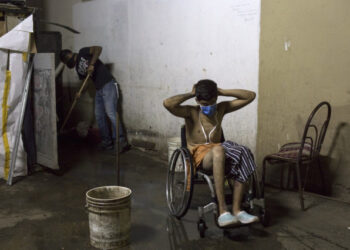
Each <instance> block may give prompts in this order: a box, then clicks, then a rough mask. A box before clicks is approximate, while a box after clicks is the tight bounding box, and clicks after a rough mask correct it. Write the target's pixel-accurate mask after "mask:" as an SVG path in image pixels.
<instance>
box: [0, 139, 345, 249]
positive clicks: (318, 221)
mask: <svg viewBox="0 0 350 250" xmlns="http://www.w3.org/2000/svg"><path fill="white" fill-rule="evenodd" d="M61 148H63V150H61V151H60V155H61V156H60V157H61V159H62V161H63V164H62V166H63V167H64V168H65V173H64V174H63V175H62V176H57V175H54V174H52V173H49V172H46V171H41V172H38V173H35V174H34V175H32V176H28V177H26V178H24V179H22V180H20V181H18V182H17V183H16V184H15V185H14V186H12V187H8V186H7V185H6V184H5V182H4V181H0V201H1V202H0V249H11V250H12V249H26V250H31V249H43V250H47V249H50V250H51V249H72V250H77V249H94V248H93V247H91V246H90V243H89V225H88V217H87V213H86V211H85V209H84V205H85V192H86V191H87V190H88V189H90V188H93V187H96V186H104V185H114V184H116V171H115V157H114V156H112V155H109V154H106V153H102V152H97V151H96V150H94V149H93V148H91V147H88V146H87V145H86V143H85V144H84V143H82V142H78V141H76V142H74V143H72V142H70V143H68V144H67V143H66V144H65V145H64V147H61ZM120 165H121V168H122V172H121V174H122V176H121V177H122V178H121V179H122V184H123V185H125V186H127V187H129V188H131V189H132V191H133V194H132V212H131V214H132V230H131V245H130V246H129V247H127V248H125V249H142V250H144V249H191V250H193V249H269V250H271V249H293V250H295V249H327V250H328V249H350V206H349V205H347V204H344V203H339V202H335V201H330V200H327V199H322V198H316V197H313V196H310V195H306V205H307V206H308V207H309V209H308V210H307V211H306V212H301V211H300V210H299V201H298V196H297V194H296V193H294V192H287V191H279V190H275V189H268V190H267V203H268V209H269V210H270V212H271V215H272V216H271V217H272V221H271V223H272V224H271V226H270V227H268V228H263V227H262V226H261V225H259V224H256V225H253V226H250V227H243V228H238V229H234V230H232V231H231V232H230V236H228V237H226V236H223V233H222V231H221V230H219V229H218V228H216V227H215V226H214V224H213V218H212V216H208V218H207V222H208V226H209V229H208V231H207V236H206V238H204V239H201V238H200V237H199V235H198V232H197V228H196V221H197V211H196V205H198V204H199V203H200V202H199V201H200V200H201V199H200V198H201V196H202V195H203V188H205V186H203V188H202V187H200V188H197V189H196V192H195V193H194V198H193V204H192V207H191V209H190V210H189V212H188V214H187V215H186V216H185V217H184V218H183V219H182V220H181V221H178V220H175V219H172V218H171V217H169V216H168V210H167V206H166V201H165V179H166V178H165V177H166V164H165V162H163V161H160V160H158V158H157V155H156V153H154V152H153V153H149V152H148V153H146V152H141V151H139V150H136V149H133V150H130V151H128V152H126V153H124V154H123V155H122V156H121V158H120ZM204 191H205V190H204Z"/></svg>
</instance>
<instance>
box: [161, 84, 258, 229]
mask: <svg viewBox="0 0 350 250" xmlns="http://www.w3.org/2000/svg"><path fill="white" fill-rule="evenodd" d="M219 95H221V96H232V97H234V98H235V99H234V100H232V101H224V102H220V103H216V101H217V98H218V96H219ZM192 97H195V100H196V102H197V103H198V104H199V105H197V106H192V105H181V104H182V103H183V102H185V101H186V100H188V99H190V98H192ZM254 99H255V93H254V92H252V91H248V90H241V89H230V90H224V89H220V88H218V87H217V85H216V83H215V82H214V81H212V80H200V81H199V82H198V83H197V84H195V85H194V86H193V88H192V91H191V92H190V93H186V94H181V95H176V96H173V97H170V98H168V99H166V100H164V107H165V108H166V109H167V110H168V111H169V112H170V113H172V114H173V115H175V116H178V117H182V118H185V125H186V138H187V147H188V149H189V151H190V152H191V154H192V157H193V161H194V166H195V168H199V169H204V170H212V171H213V177H214V183H215V191H216V196H217V201H218V207H219V216H218V224H219V226H221V227H223V226H227V225H230V224H234V223H237V222H238V221H239V222H241V223H243V224H248V223H252V222H255V221H257V220H258V217H257V216H253V215H250V214H248V213H247V212H245V211H242V210H241V202H242V197H243V192H244V183H245V182H247V181H248V178H249V176H250V175H251V174H252V173H253V172H254V171H255V169H256V165H255V162H254V157H253V155H252V153H251V151H250V150H249V149H248V148H247V147H245V146H242V145H238V144H237V143H234V142H232V141H224V142H221V138H222V128H221V123H222V119H223V117H224V115H225V114H227V113H230V112H233V111H236V110H238V109H240V108H242V107H244V106H246V105H247V104H249V103H250V102H252V101H253V100H254ZM225 176H226V177H227V178H233V179H234V180H235V182H234V183H235V184H234V193H233V206H232V214H231V213H230V212H229V211H228V209H227V206H226V203H225V195H224V180H225Z"/></svg>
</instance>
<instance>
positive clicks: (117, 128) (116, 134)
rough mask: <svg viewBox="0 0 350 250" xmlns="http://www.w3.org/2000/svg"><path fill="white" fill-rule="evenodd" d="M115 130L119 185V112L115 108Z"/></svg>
mask: <svg viewBox="0 0 350 250" xmlns="http://www.w3.org/2000/svg"><path fill="white" fill-rule="evenodd" d="M117 107H118V105H117ZM116 116H117V117H116V131H115V137H116V138H115V140H116V142H115V145H116V147H115V148H116V149H115V150H116V151H117V152H116V157H117V159H116V167H117V185H118V186H120V167H119V147H120V144H119V126H120V124H119V112H118V110H117V112H116Z"/></svg>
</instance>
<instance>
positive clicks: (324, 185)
mask: <svg viewBox="0 0 350 250" xmlns="http://www.w3.org/2000/svg"><path fill="white" fill-rule="evenodd" d="M317 165H318V169H319V170H320V175H321V181H322V191H323V194H325V193H326V182H325V180H324V175H323V171H322V165H321V160H320V156H318V157H317Z"/></svg>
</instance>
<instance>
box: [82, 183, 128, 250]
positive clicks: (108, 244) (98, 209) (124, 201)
mask: <svg viewBox="0 0 350 250" xmlns="http://www.w3.org/2000/svg"><path fill="white" fill-rule="evenodd" d="M130 197H131V190H130V189H129V188H126V187H120V186H103V187H97V188H93V189H90V190H89V191H87V192H86V207H87V209H88V212H89V227H90V242H91V245H92V246H94V247H96V248H99V249H116V248H121V247H124V246H126V245H128V244H129V241H130V228H131V220H130Z"/></svg>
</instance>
